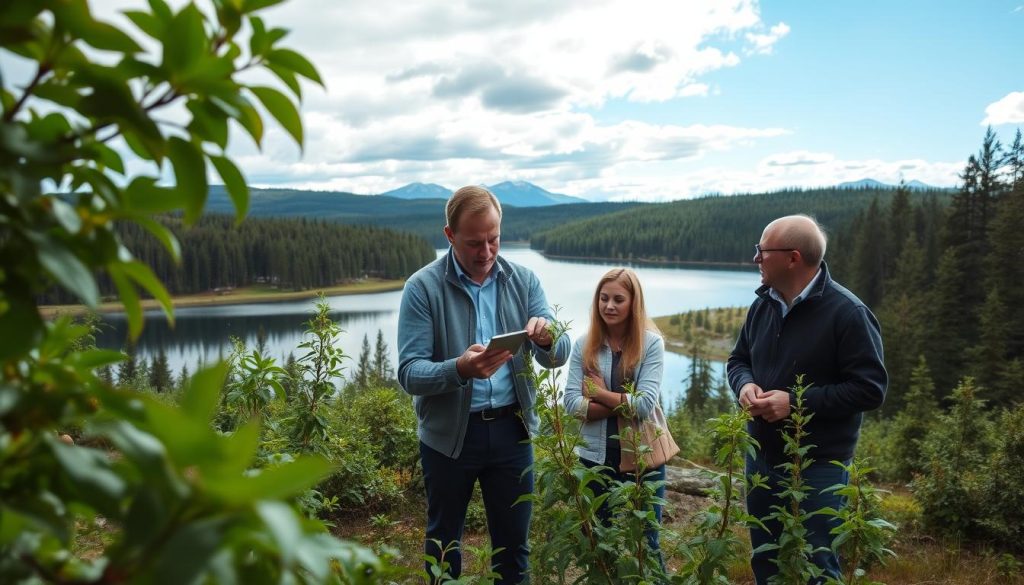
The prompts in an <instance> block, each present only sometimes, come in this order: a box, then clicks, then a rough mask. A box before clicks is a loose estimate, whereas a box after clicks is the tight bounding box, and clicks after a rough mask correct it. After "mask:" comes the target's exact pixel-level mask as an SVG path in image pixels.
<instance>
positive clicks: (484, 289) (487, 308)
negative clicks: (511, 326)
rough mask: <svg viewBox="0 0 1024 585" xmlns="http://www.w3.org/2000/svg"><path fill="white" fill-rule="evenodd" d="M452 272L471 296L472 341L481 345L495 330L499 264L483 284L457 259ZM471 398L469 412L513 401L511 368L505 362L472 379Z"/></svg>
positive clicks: (495, 332) (495, 265)
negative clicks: (488, 374) (490, 372)
mask: <svg viewBox="0 0 1024 585" xmlns="http://www.w3.org/2000/svg"><path fill="white" fill-rule="evenodd" d="M454 264H455V272H456V274H458V275H459V282H461V283H462V286H463V287H464V288H465V289H466V292H468V293H469V296H470V297H472V299H473V308H474V309H475V310H476V339H474V341H475V342H476V343H479V344H481V345H487V342H489V341H490V340H491V338H492V337H494V336H495V335H496V334H498V333H505V331H498V330H497V328H498V326H499V325H498V322H497V318H498V279H497V277H498V275H499V274H501V266H500V265H499V264H498V263H495V264H494V268H493V269H491V273H490V274H488V275H487V278H486V279H485V280H484V282H483V283H482V284H477V283H476V282H474V281H473V279H472V278H470V277H469V275H467V274H466V273H465V271H463V270H462V267H461V266H459V263H458V261H456V262H454ZM472 386H473V399H472V402H471V403H470V405H469V410H470V412H477V411H480V410H483V409H485V408H498V407H501V406H506V405H509V404H512V403H514V402H515V401H516V393H515V388H514V386H513V384H512V368H511V367H510V366H509V365H508V364H505V365H503V366H501V367H500V368H498V371H497V372H494V375H492V376H491V377H490V378H487V379H486V380H481V379H474V380H473V381H472Z"/></svg>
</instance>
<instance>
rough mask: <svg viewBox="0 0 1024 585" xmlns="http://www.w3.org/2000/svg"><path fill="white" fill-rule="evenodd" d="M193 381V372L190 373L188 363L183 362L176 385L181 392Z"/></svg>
mask: <svg viewBox="0 0 1024 585" xmlns="http://www.w3.org/2000/svg"><path fill="white" fill-rule="evenodd" d="M191 381H192V374H191V373H189V371H188V364H182V365H181V372H180V373H179V374H178V380H177V384H176V386H175V387H176V388H177V389H178V391H179V392H181V391H183V390H185V388H188V385H189V382H191Z"/></svg>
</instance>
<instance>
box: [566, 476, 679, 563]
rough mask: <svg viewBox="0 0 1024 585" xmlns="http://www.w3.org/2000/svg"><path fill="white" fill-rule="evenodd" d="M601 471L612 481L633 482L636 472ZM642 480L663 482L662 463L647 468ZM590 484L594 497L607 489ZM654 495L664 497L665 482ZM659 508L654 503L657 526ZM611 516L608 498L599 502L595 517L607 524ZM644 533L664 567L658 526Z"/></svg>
mask: <svg viewBox="0 0 1024 585" xmlns="http://www.w3.org/2000/svg"><path fill="white" fill-rule="evenodd" d="M580 463H582V464H583V465H584V466H586V467H588V468H590V467H597V463H594V462H593V461H588V460H586V459H582V458H581V459H580ZM602 473H603V474H604V476H605V477H607V478H608V479H611V480H614V481H618V482H627V481H628V482H634V481H636V474H635V473H629V472H622V471H612V470H611V469H605V470H604V471H603V472H602ZM644 481H661V482H664V481H665V466H664V465H659V466H658V467H655V468H653V469H648V470H647V471H646V473H645V476H644ZM590 485H591V487H592V488H593V490H594V497H597V496H599V495H601V494H603V493H605V492H606V491H608V489H607V488H606V487H604V486H603V485H598V484H597V483H596V482H595V483H592V484H590ZM654 495H655V496H656V497H657V498H659V499H664V498H665V484H664V483H662V484H661V486H660V487H658V489H656V490H655V491H654ZM661 508H662V506H661V504H654V518H655V519H656V520H657V521H658V525H659V526H660V525H661ZM611 516H612V511H611V510H610V509H609V507H608V500H605V501H604V502H602V503H601V507H600V508H598V510H597V517H598V518H600V519H601V522H602V523H604V524H605V525H606V526H607V525H608V523H610V522H611ZM645 534H646V535H647V544H649V545H650V547H651V550H652V551H654V553H655V554H656V555H658V562H659V563H660V564H661V567H662V569H664V568H665V561H664V559H663V558H662V556H661V545H660V542H659V538H658V534H659V530H658V526H652V527H651V528H650V529H648V530H646V531H645Z"/></svg>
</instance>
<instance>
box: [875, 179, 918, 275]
mask: <svg viewBox="0 0 1024 585" xmlns="http://www.w3.org/2000/svg"><path fill="white" fill-rule="evenodd" d="M887 236H888V237H887V238H886V242H887V243H886V248H887V250H886V251H885V254H883V259H884V261H885V262H886V266H885V276H886V278H892V275H893V274H894V273H895V271H896V259H897V258H899V257H900V254H902V253H903V244H904V243H905V242H906V241H907V239H908V238H910V237H913V238H914V240H915V241H916V240H917V234H916V233H915V230H914V216H913V209H912V207H911V205H910V189H909V188H907V184H906V183H904V182H903V179H900V184H899V185H898V186H897V187H896V192H895V193H894V194H893V196H892V201H890V202H889V230H888V233H887Z"/></svg>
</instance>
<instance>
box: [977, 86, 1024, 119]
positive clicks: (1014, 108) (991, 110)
mask: <svg viewBox="0 0 1024 585" xmlns="http://www.w3.org/2000/svg"><path fill="white" fill-rule="evenodd" d="M1020 123H1024V91H1012V92H1010V93H1008V94H1006V95H1005V96H1003V98H1002V99H1000V100H998V101H996V102H994V103H991V104H989V105H988V107H987V108H985V119H984V120H982V121H981V125H982V126H989V125H992V126H997V125H999V124H1020Z"/></svg>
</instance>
